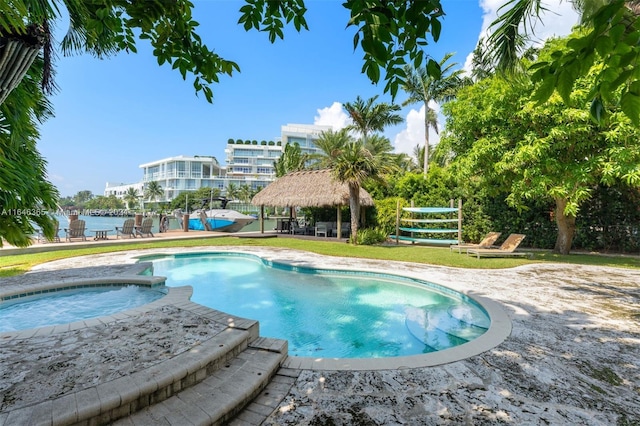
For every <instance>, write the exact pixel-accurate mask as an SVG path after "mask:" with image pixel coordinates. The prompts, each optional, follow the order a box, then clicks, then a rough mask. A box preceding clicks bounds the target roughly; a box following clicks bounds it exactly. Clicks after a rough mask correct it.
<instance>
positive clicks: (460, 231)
mask: <svg viewBox="0 0 640 426" xmlns="http://www.w3.org/2000/svg"><path fill="white" fill-rule="evenodd" d="M458 244H462V198H458Z"/></svg>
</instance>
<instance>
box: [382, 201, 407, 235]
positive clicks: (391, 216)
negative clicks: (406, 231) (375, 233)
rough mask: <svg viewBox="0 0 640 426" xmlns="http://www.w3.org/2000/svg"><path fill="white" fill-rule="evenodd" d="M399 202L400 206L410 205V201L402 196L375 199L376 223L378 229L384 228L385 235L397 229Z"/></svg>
mask: <svg viewBox="0 0 640 426" xmlns="http://www.w3.org/2000/svg"><path fill="white" fill-rule="evenodd" d="M398 202H399V203H400V208H402V207H407V206H408V205H409V203H408V202H407V201H406V200H405V199H403V198H401V197H392V198H385V199H381V200H375V213H376V214H375V218H376V221H375V223H374V225H375V226H376V229H381V230H383V231H384V233H385V235H389V234H392V233H395V231H396V217H397V211H398V210H397V206H398Z"/></svg>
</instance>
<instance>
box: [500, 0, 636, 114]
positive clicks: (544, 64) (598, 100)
mask: <svg viewBox="0 0 640 426" xmlns="http://www.w3.org/2000/svg"><path fill="white" fill-rule="evenodd" d="M570 1H571V3H572V4H573V5H574V8H575V9H576V10H578V11H579V12H580V13H581V23H582V29H583V31H582V32H578V33H576V34H575V35H574V37H573V39H572V41H571V43H569V45H568V46H567V48H563V49H562V50H558V51H556V53H555V54H552V55H550V56H549V58H548V59H547V60H546V61H539V62H537V63H536V64H534V65H533V68H532V69H533V70H535V72H534V74H533V75H532V79H533V81H534V82H536V83H538V86H537V91H536V97H535V99H536V100H537V101H538V102H544V101H546V100H548V99H549V98H550V97H551V95H552V94H553V92H554V91H556V90H557V92H558V93H559V94H560V96H561V97H562V99H563V100H564V102H565V103H566V104H570V101H571V99H570V96H571V93H572V90H573V88H574V86H575V85H576V84H577V82H578V80H579V79H580V78H581V77H584V76H586V75H588V74H589V73H590V72H591V70H592V65H593V64H594V63H595V62H599V63H600V64H601V66H600V68H599V70H598V73H597V74H596V77H595V79H593V82H592V85H591V86H590V88H589V90H590V92H589V101H590V102H591V108H590V113H591V116H592V118H593V119H595V120H596V121H600V120H602V119H603V118H604V116H605V115H606V113H607V106H610V107H611V106H612V107H615V106H617V105H620V106H621V107H622V112H623V113H624V114H625V115H626V116H627V117H629V118H630V119H631V121H632V122H633V123H634V125H636V126H640V76H638V74H637V72H635V71H636V68H637V66H636V62H637V60H638V57H640V43H639V40H640V2H639V1H638V0H626V1H625V0H610V1H603V0H570ZM503 9H504V10H505V12H504V13H502V14H501V15H500V16H499V17H498V19H497V20H496V21H495V22H494V23H493V24H492V28H493V30H494V31H493V34H492V35H491V36H490V38H489V39H488V48H489V52H488V55H489V57H490V60H491V61H492V62H493V63H494V64H495V65H496V66H497V67H498V68H499V69H514V68H515V67H516V66H517V65H518V64H519V59H518V52H520V51H522V49H524V47H525V45H526V43H525V41H526V39H527V37H528V35H529V34H534V27H535V23H536V21H537V20H539V19H540V13H541V11H544V10H546V9H545V8H544V6H543V3H542V0H509V1H508V2H506V4H505V5H504V6H503ZM599 59H601V61H599Z"/></svg>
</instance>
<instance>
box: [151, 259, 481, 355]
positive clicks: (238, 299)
mask: <svg viewBox="0 0 640 426" xmlns="http://www.w3.org/2000/svg"><path fill="white" fill-rule="evenodd" d="M141 260H144V261H151V262H153V267H154V275H162V276H165V277H166V285H167V286H170V287H172V286H184V285H190V286H192V287H193V289H194V292H193V296H192V298H191V300H192V301H194V302H196V303H199V304H201V305H204V306H208V307H210V308H213V309H217V310H220V311H224V312H228V313H230V314H233V315H237V316H241V317H245V318H251V319H256V320H258V321H259V322H260V334H261V335H264V336H269V337H278V338H283V339H287V340H288V342H289V354H290V355H292V356H302V357H336V358H379V357H396V356H405V355H416V354H424V353H430V352H436V351H440V350H443V349H448V348H452V347H455V346H458V345H461V344H464V343H466V342H469V341H471V340H473V339H475V338H477V337H478V336H481V335H482V334H484V333H485V332H486V331H487V329H488V328H489V325H490V320H489V316H488V314H487V313H486V311H485V310H484V309H483V308H482V307H481V306H480V305H479V304H477V303H476V302H475V301H473V300H472V299H470V298H468V297H467V296H465V295H463V294H461V293H458V292H455V291H453V290H450V289H447V288H445V287H441V286H438V285H435V284H432V283H428V282H426V281H421V280H415V279H411V278H404V277H400V276H395V275H391V274H380V273H367V272H362V271H353V272H349V271H337V270H322V269H312V268H303V267H296V266H289V265H286V264H281V263H277V262H272V261H266V260H263V259H261V258H259V257H257V256H254V255H247V254H238V253H204V254H202V253H200V254H190V253H189V254H178V255H166V256H146V257H143V258H141Z"/></svg>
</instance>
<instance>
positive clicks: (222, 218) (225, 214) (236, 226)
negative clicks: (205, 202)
mask: <svg viewBox="0 0 640 426" xmlns="http://www.w3.org/2000/svg"><path fill="white" fill-rule="evenodd" d="M194 213H195V215H196V217H193V218H190V219H189V229H192V230H194V231H217V232H238V231H239V230H241V229H242V228H244V227H245V226H247V225H248V224H250V223H252V222H254V221H255V220H256V219H255V217H253V216H248V215H246V214H242V213H240V212H237V211H235V210H229V209H209V210H199V211H196V212H194Z"/></svg>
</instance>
